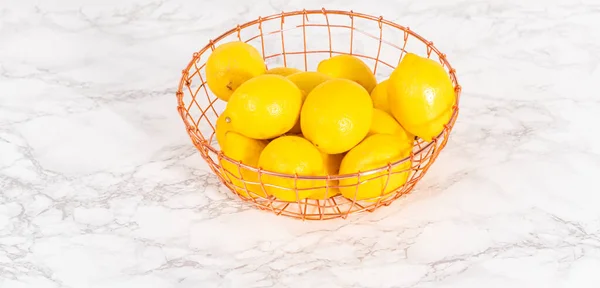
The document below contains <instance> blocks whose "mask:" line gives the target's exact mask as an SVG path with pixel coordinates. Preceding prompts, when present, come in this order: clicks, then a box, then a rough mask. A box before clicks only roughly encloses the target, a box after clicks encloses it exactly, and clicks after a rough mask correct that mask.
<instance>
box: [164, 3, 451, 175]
mask: <svg viewBox="0 0 600 288" xmlns="http://www.w3.org/2000/svg"><path fill="white" fill-rule="evenodd" d="M311 14H313V15H314V14H324V15H327V14H334V15H346V16H349V17H351V18H352V17H358V18H362V19H366V20H371V21H376V22H379V25H380V26H381V25H382V24H386V25H389V26H391V27H393V28H396V29H399V30H402V31H404V33H405V34H410V35H411V36H413V37H415V38H417V39H419V40H420V41H421V42H423V43H424V44H426V45H427V47H428V49H430V52H435V53H436V54H437V55H438V57H439V59H440V61H442V62H443V64H444V65H445V66H446V67H447V69H448V73H449V76H450V78H451V80H452V78H454V79H453V80H454V82H455V83H456V85H454V95H455V103H454V105H453V106H452V110H453V111H452V116H451V117H450V119H449V120H448V123H446V124H444V126H445V128H444V129H443V130H442V131H441V132H440V133H439V134H438V135H437V136H435V137H433V138H432V140H431V141H429V142H427V144H426V145H424V146H423V147H421V148H420V149H418V150H417V151H415V152H411V153H410V155H409V156H407V157H404V158H402V159H400V160H397V161H395V162H393V163H388V165H385V166H382V167H378V168H374V169H370V170H365V171H359V172H357V173H351V174H333V175H319V176H308V175H297V174H287V173H280V172H274V171H270V170H265V169H262V168H260V167H254V166H249V165H246V164H244V163H241V162H240V161H237V160H234V159H232V158H230V157H228V156H226V155H225V154H224V153H223V151H222V150H221V149H218V150H217V149H216V148H215V147H213V146H212V145H211V144H210V143H209V141H208V140H207V139H205V138H204V136H202V139H201V140H200V141H199V142H200V143H199V144H200V146H201V147H202V148H204V149H206V150H209V151H210V152H212V153H215V154H217V155H218V159H219V162H220V161H221V159H224V160H225V161H228V162H230V163H233V164H235V165H236V166H237V167H239V168H240V169H246V170H250V171H252V172H257V173H258V174H259V176H260V175H270V176H275V177H280V178H290V179H299V180H345V179H353V178H357V177H359V178H360V177H364V176H370V175H373V174H377V173H381V172H383V171H387V170H389V172H390V173H391V169H393V168H395V167H397V166H399V165H402V164H403V163H405V162H407V161H409V160H411V159H412V158H413V157H414V156H416V155H419V154H421V153H423V152H424V151H426V150H427V149H429V148H430V147H431V145H434V144H436V143H437V141H438V139H440V138H441V137H442V135H444V133H448V135H449V134H450V131H451V130H452V126H453V125H450V124H453V123H454V122H455V121H456V119H457V118H458V111H459V108H458V106H459V102H460V94H461V91H462V87H461V85H460V84H459V81H458V77H457V76H456V70H455V69H454V68H453V67H452V65H451V64H450V62H449V61H448V60H447V59H446V54H444V53H442V52H441V51H440V50H439V49H437V47H435V46H434V45H433V42H432V41H428V40H427V39H425V38H424V37H422V36H421V35H419V34H417V33H416V32H414V31H412V30H411V29H410V28H409V27H408V26H406V27H405V26H402V25H400V24H397V23H395V22H393V21H390V20H386V19H384V18H383V16H379V17H377V16H372V15H369V14H364V13H357V12H354V11H353V10H350V11H345V10H327V9H325V8H322V9H320V10H306V9H303V10H295V11H289V12H281V13H277V14H271V15H268V16H264V17H263V16H259V17H258V18H257V19H255V20H252V21H248V22H245V23H243V24H238V25H237V26H236V27H235V28H232V29H229V30H228V31H226V32H224V33H222V34H221V35H219V36H217V37H216V38H214V39H211V40H209V41H208V43H207V44H206V45H205V46H204V47H203V48H201V49H200V50H198V51H197V52H194V53H193V57H192V59H191V60H190V62H189V63H188V65H187V66H186V68H185V69H184V70H183V71H182V77H181V79H180V81H179V86H178V89H177V92H176V94H177V96H178V97H177V99H178V105H177V109H178V111H179V113H180V114H181V117H182V118H183V119H184V123H185V122H186V121H185V116H184V115H183V112H182V109H183V110H185V105H184V103H183V99H182V98H183V97H179V96H181V95H183V87H184V85H185V83H186V79H187V78H188V76H189V71H190V69H191V68H192V67H193V66H194V65H195V63H196V62H197V61H198V60H199V59H200V56H201V55H203V54H204V53H205V52H206V51H208V50H209V49H211V48H212V47H214V45H215V44H216V43H218V42H219V41H221V40H223V39H224V38H226V37H228V36H230V35H232V34H234V33H239V32H240V31H241V30H242V29H244V28H247V27H250V26H253V25H257V24H258V25H261V23H262V22H264V21H269V20H273V19H283V18H285V17H288V16H298V15H302V16H303V17H307V16H308V15H311ZM306 19H308V18H306ZM404 52H408V51H405V50H404ZM191 128H193V130H195V131H194V132H199V131H197V128H196V127H191ZM413 147H414V146H413ZM206 152H208V151H205V152H204V153H206ZM202 156H203V157H204V156H205V155H202ZM206 157H208V156H206ZM211 161H212V160H211ZM216 164H218V165H219V166H221V164H220V163H216ZM408 170H410V168H409V169H408ZM400 172H401V171H400ZM394 173H396V172H394Z"/></svg>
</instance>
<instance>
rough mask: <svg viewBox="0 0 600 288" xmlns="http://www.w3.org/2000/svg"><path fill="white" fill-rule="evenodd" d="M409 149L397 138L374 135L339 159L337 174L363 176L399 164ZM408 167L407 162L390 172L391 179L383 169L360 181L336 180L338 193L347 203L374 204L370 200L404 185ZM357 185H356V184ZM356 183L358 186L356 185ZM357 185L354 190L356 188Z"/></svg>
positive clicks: (403, 140)
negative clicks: (365, 173) (395, 163)
mask: <svg viewBox="0 0 600 288" xmlns="http://www.w3.org/2000/svg"><path fill="white" fill-rule="evenodd" d="M411 150H412V145H411V144H409V143H407V142H406V141H405V138H404V137H403V136H400V135H391V134H374V135H371V136H369V137H367V138H365V140H363V141H362V142H361V143H360V144H358V145H356V147H354V148H352V150H350V151H349V152H348V154H346V156H344V159H342V163H341V165H340V174H342V175H343V174H353V173H358V172H364V171H368V170H372V169H376V168H380V167H385V166H387V165H388V163H389V164H391V163H394V162H396V161H399V160H401V159H403V158H405V157H407V156H409V155H410V152H411ZM410 166H411V163H410V161H406V162H403V163H402V164H400V165H398V166H396V167H394V168H392V173H395V174H391V176H389V175H388V171H387V169H386V170H384V171H382V172H378V173H374V174H370V175H364V176H361V177H352V178H347V179H341V180H340V192H341V193H342V195H343V196H344V197H346V198H348V199H350V200H354V199H355V197H356V200H357V201H359V200H366V201H377V199H372V198H374V197H378V196H383V195H387V194H389V193H390V192H393V191H394V190H395V189H397V188H399V187H401V186H402V185H404V183H406V180H407V179H408V175H409V172H402V171H404V170H408V169H409V168H410ZM359 181H360V182H359ZM359 183H360V184H359ZM356 185H358V189H357V187H356Z"/></svg>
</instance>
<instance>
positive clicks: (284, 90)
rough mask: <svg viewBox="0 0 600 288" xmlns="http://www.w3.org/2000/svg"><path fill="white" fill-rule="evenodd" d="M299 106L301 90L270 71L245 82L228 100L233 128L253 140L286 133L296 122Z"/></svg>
mask: <svg viewBox="0 0 600 288" xmlns="http://www.w3.org/2000/svg"><path fill="white" fill-rule="evenodd" d="M301 108H302V92H300V89H298V87H296V85H295V84H294V83H293V82H292V81H290V80H288V79H286V78H285V77H283V76H281V75H273V74H264V75H260V76H257V77H254V78H252V79H250V80H248V81H246V82H244V84H242V85H241V86H240V87H239V88H238V89H237V90H235V92H234V93H233V94H232V95H231V98H230V99H229V102H228V103H227V111H228V113H229V119H230V120H231V126H232V129H233V131H236V132H238V133H240V134H242V135H244V136H246V137H250V138H254V139H272V138H275V137H277V136H280V135H282V134H284V133H286V132H287V131H289V130H290V129H292V127H293V126H294V124H296V121H298V117H300V109H301Z"/></svg>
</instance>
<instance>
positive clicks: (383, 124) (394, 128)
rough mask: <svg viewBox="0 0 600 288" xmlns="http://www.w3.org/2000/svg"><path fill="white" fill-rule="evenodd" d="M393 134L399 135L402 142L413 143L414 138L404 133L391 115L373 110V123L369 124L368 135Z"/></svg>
mask: <svg viewBox="0 0 600 288" xmlns="http://www.w3.org/2000/svg"><path fill="white" fill-rule="evenodd" d="M373 134H394V135H399V136H402V138H404V141H406V142H409V143H411V144H412V143H413V140H414V138H415V136H414V135H412V134H410V133H409V132H406V130H404V128H402V126H400V124H398V121H396V119H394V117H392V115H390V114H388V113H385V112H383V111H381V110H379V109H375V108H374V109H373V122H372V123H371V128H370V129H369V134H367V135H369V136H370V135H373Z"/></svg>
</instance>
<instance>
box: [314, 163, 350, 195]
mask: <svg viewBox="0 0 600 288" xmlns="http://www.w3.org/2000/svg"><path fill="white" fill-rule="evenodd" d="M321 157H322V158H323V165H324V167H325V173H324V175H323V176H327V175H330V176H333V175H337V174H338V172H339V171H340V164H341V163H342V159H343V158H344V154H327V153H323V152H321ZM319 183H321V185H320V186H325V185H323V184H324V182H319ZM328 186H329V188H328V189H327V188H323V189H320V190H318V191H317V192H315V193H314V194H312V195H310V196H309V197H308V198H309V199H317V200H322V199H327V198H331V197H333V196H336V195H339V194H340V190H339V189H338V188H337V187H336V186H338V180H329V185H328Z"/></svg>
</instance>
